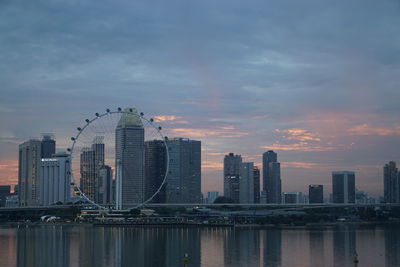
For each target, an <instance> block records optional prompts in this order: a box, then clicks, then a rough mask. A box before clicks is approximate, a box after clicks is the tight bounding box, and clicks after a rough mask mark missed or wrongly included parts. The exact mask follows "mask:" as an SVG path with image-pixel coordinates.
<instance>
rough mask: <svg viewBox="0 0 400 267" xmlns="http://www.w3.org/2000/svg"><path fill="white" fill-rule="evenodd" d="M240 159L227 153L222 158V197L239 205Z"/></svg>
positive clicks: (238, 156)
mask: <svg viewBox="0 0 400 267" xmlns="http://www.w3.org/2000/svg"><path fill="white" fill-rule="evenodd" d="M241 163H242V157H241V156H240V155H235V154H233V153H229V154H228V155H225V158H224V196H225V197H227V198H230V199H232V200H233V201H234V202H235V203H239V198H240V196H239V185H240V164H241Z"/></svg>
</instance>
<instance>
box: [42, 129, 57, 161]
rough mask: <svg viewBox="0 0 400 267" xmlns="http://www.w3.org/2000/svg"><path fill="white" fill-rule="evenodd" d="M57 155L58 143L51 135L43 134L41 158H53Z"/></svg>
mask: <svg viewBox="0 0 400 267" xmlns="http://www.w3.org/2000/svg"><path fill="white" fill-rule="evenodd" d="M55 153H56V141H55V140H54V136H53V135H51V134H43V137H42V147H41V158H42V159H43V158H51V157H53V155H54V154H55Z"/></svg>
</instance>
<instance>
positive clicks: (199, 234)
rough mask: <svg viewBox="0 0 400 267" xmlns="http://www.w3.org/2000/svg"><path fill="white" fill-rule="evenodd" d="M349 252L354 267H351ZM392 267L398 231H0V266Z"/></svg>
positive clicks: (397, 255)
mask: <svg viewBox="0 0 400 267" xmlns="http://www.w3.org/2000/svg"><path fill="white" fill-rule="evenodd" d="M356 252H357V254H358V259H359V263H358V265H357V264H355V263H354V262H353V261H354V254H355V253H356ZM185 253H188V255H189V262H188V263H187V265H186V266H211V267H212V266H218V267H220V266H265V267H270V266H271V267H272V266H335V267H336V266H338V267H339V266H340V267H343V266H374V267H375V266H400V224H390V225H389V224H388V225H380V226H374V225H372V226H371V225H370V226H360V225H338V226H332V227H315V228H300V229H298V228H291V229H280V228H268V229H248V228H128V227H121V228H118V227H91V226H72V225H71V226H57V225H45V226H35V227H29V228H19V229H18V228H6V227H2V228H0V266H2V267H9V266H19V267H25V266H29V267H35V266H40V267H47V266H49V267H53V266H61V267H66V266H74V267H75V266H81V267H86V266H87V267H92V266H93V267H94V266H95V267H102V266H146V267H147V266H174V267H175V266H185V265H184V263H183V258H184V254H185Z"/></svg>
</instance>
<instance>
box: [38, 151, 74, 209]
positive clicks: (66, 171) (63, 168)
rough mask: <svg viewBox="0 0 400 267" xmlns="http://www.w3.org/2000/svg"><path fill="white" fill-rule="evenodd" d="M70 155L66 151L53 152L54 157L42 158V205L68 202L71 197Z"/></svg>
mask: <svg viewBox="0 0 400 267" xmlns="http://www.w3.org/2000/svg"><path fill="white" fill-rule="evenodd" d="M70 166H71V165H70V157H69V156H68V154H66V153H57V154H53V157H52V158H43V159H41V165H40V205H44V206H47V205H51V204H54V203H57V202H62V203H67V202H68V201H69V199H70V194H71V193H70V192H71V190H70V188H71V186H70V184H71V175H70Z"/></svg>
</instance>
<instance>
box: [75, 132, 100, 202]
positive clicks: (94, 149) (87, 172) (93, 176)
mask: <svg viewBox="0 0 400 267" xmlns="http://www.w3.org/2000/svg"><path fill="white" fill-rule="evenodd" d="M104 152H105V151H104V144H103V137H102V136H96V137H95V138H94V139H93V144H92V146H91V147H86V148H83V149H82V151H81V162H80V170H81V188H82V191H83V193H84V194H85V195H86V196H87V197H88V198H89V199H90V200H92V201H94V202H96V203H97V202H98V199H97V196H98V194H97V192H98V183H99V181H98V179H99V170H100V168H101V167H103V166H104Z"/></svg>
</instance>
